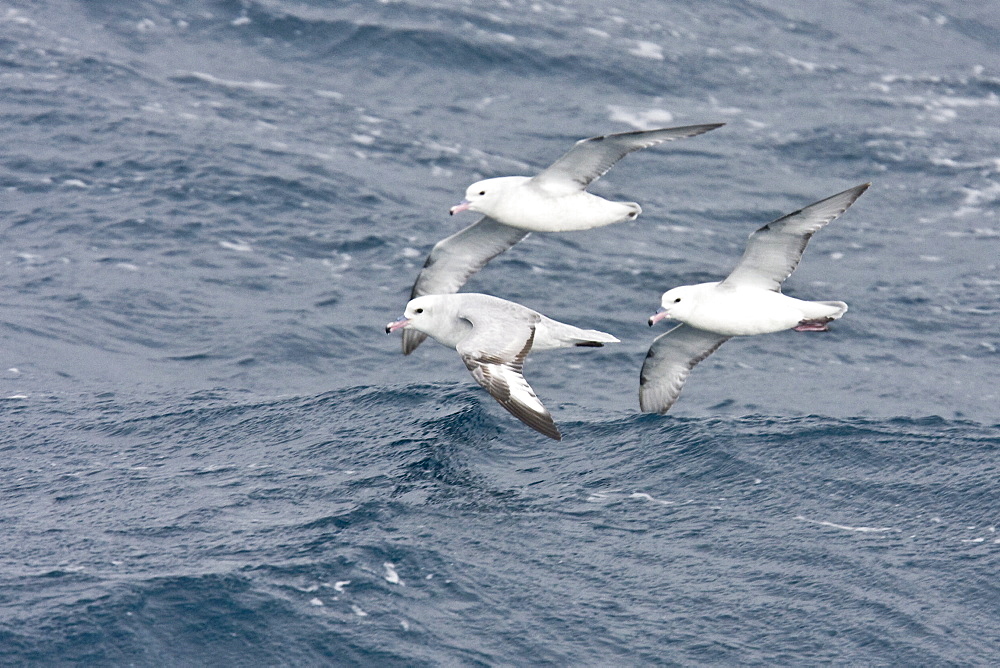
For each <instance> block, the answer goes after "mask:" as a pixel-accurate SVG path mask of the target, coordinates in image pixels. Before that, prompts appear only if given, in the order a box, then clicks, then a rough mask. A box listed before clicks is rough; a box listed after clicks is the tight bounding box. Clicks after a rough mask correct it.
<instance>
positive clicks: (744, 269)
mask: <svg viewBox="0 0 1000 668" xmlns="http://www.w3.org/2000/svg"><path fill="white" fill-rule="evenodd" d="M870 185H871V184H870V183H863V184H861V185H860V186H855V187H854V188H851V189H849V190H845V191H844V192H842V193H837V194H836V195H834V196H833V197H827V198H826V199H824V200H820V201H819V202H816V203H815V204H810V205H809V206H807V207H805V208H804V209H800V210H798V211H796V212H794V213H790V214H788V215H787V216H782V217H781V218H778V219H777V220H775V221H774V222H771V223H768V224H767V225H765V226H764V227H762V228H760V229H759V230H757V231H756V232H754V233H753V234H751V235H750V240H749V241H748V242H747V248H746V251H744V253H743V257H742V258H740V261H739V263H738V264H737V265H736V268H735V269H733V271H732V273H731V274H729V276H728V277H727V278H726V280H725V281H723V284H726V285H740V286H747V287H757V288H764V289H767V290H774V291H780V290H781V284H782V283H783V282H784V280H785V279H786V278H788V277H789V276H791V274H792V272H793V271H795V267H797V266H798V264H799V260H801V259H802V253H803V252H804V251H805V249H806V244H808V243H809V239H810V238H811V237H812V235H813V234H814V233H815V232H816V231H818V230H819V229H821V228H822V227H823V226H825V225H826V224H827V223H829V222H831V221H833V220H835V219H836V218H837V217H838V216H840V214H842V213H844V212H845V211H847V208H848V207H849V206H851V205H852V204H854V201H855V200H856V199H858V197H860V196H861V193H863V192H864V191H865V190H867V189H868V186H870Z"/></svg>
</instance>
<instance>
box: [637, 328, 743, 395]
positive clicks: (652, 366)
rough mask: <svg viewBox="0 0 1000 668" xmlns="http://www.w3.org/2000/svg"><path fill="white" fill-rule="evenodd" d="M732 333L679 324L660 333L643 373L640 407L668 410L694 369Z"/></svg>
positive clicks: (640, 381)
mask: <svg viewBox="0 0 1000 668" xmlns="http://www.w3.org/2000/svg"><path fill="white" fill-rule="evenodd" d="M729 338H730V337H728V336H724V335H722V334H716V333H714V332H706V331H704V330H701V329H695V328H694V327H690V326H688V325H678V326H677V327H674V328H673V329H671V330H670V331H668V332H667V333H666V334H661V335H660V336H658V337H656V339H655V340H654V341H653V344H652V345H651V346H650V347H649V352H648V353H646V360H645V361H644V362H643V364H642V371H641V372H640V373H639V407H640V408H641V409H642V412H644V413H660V414H663V413H666V412H667V411H668V410H670V407H671V406H673V405H674V402H675V401H677V397H678V396H680V393H681V388H683V387H684V381H685V380H687V377H688V374H690V373H691V369H693V368H694V367H695V365H697V364H698V362H701V361H702V360H703V359H705V358H706V357H708V356H709V355H711V354H712V353H714V352H715V351H716V350H718V349H719V346H721V345H722V344H723V343H725V342H726V341H728V340H729Z"/></svg>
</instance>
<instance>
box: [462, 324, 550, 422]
mask: <svg viewBox="0 0 1000 668" xmlns="http://www.w3.org/2000/svg"><path fill="white" fill-rule="evenodd" d="M519 330H520V328H517V327H515V328H514V329H513V331H512V330H511V329H509V328H506V327H505V328H503V329H497V330H494V332H498V333H499V335H498V334H493V335H487V336H482V335H476V334H475V333H473V334H472V335H470V336H469V337H468V338H467V339H466V340H465V341H463V342H462V343H461V344H460V345H459V347H458V352H459V354H460V355H461V356H462V361H463V362H465V366H466V367H468V369H469V372H470V373H471V374H472V377H473V378H475V379H476V382H477V383H479V384H480V385H481V386H482V387H483V388H484V389H485V390H486V391H487V392H489V393H490V395H491V396H492V397H493V398H494V399H496V400H497V402H498V403H499V404H500V405H501V406H503V407H504V408H506V409H507V410H508V411H509V412H510V414H511V415H513V416H514V417H516V418H517V419H518V420H520V421H521V422H523V423H524V424H526V425H528V426H529V427H531V428H532V429H534V430H535V431H537V432H540V433H542V434H544V435H546V436H548V437H549V438H553V439H555V440H557V441H560V440H562V434H560V433H559V429H558V428H557V427H556V425H555V422H553V421H552V415H551V414H550V413H549V411H548V410H546V408H545V406H543V405H542V402H541V401H539V399H538V397H537V396H536V395H535V391H534V390H532V389H531V386H530V385H528V381H526V380H525V379H524V375H523V373H522V369H523V366H524V358H525V357H526V356H527V355H528V351H530V350H531V344H532V343H533V342H534V339H535V328H534V326H530V328H529V329H528V335H527V337H522V336H520V334H522V333H523V332H521V331H519ZM500 337H502V338H503V340H504V342H505V343H504V347H502V348H499V349H495V348H494V346H495V345H496V344H497V342H498V341H499V340H500ZM515 344H517V345H520V349H519V350H517V351H516V352H513V351H514V347H512V346H514V345H515Z"/></svg>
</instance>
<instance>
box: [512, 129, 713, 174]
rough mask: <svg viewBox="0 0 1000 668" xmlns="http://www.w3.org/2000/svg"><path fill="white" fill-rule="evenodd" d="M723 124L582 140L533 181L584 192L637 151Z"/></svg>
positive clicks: (646, 131) (638, 131)
mask: <svg viewBox="0 0 1000 668" xmlns="http://www.w3.org/2000/svg"><path fill="white" fill-rule="evenodd" d="M723 125H725V123H711V124H707V125H688V126H685V127H679V128H664V129H661V130H637V131H635V132H619V133H617V134H610V135H601V136H599V137H590V138H589V139H581V140H580V141H578V142H577V143H576V144H574V145H573V148H571V149H570V150H569V151H568V152H567V153H566V154H564V155H563V156H562V157H561V158H559V159H558V160H556V161H555V162H554V163H552V165H550V166H549V167H547V168H546V169H544V170H542V171H541V172H539V173H538V174H537V175H536V176H535V177H534V178H533V179H532V181H534V182H535V183H536V184H538V185H539V186H541V187H543V188H544V187H546V185H547V184H552V185H556V186H559V185H563V184H565V183H566V182H574V183H577V184H578V185H579V189H580V190H583V189H584V188H586V187H587V186H588V185H590V184H591V183H593V182H594V181H596V180H597V179H599V178H601V177H602V176H604V175H605V174H606V173H607V172H608V170H609V169H611V167H613V166H614V164H615V163H616V162H618V161H619V160H621V159H622V158H624V157H625V156H626V155H628V154H629V153H632V152H633V151H638V150H641V149H644V148H649V147H650V146H655V145H657V144H662V143H663V142H667V141H673V140H674V139H683V138H685V137H694V136H696V135H700V134H703V133H705V132H708V131H709V130H714V129H716V128H719V127H722V126H723Z"/></svg>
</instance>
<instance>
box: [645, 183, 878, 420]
mask: <svg viewBox="0 0 1000 668" xmlns="http://www.w3.org/2000/svg"><path fill="white" fill-rule="evenodd" d="M869 185H870V184H868V183H864V184H862V185H860V186H856V187H854V188H850V189H848V190H845V191H844V192H841V193H838V194H836V195H833V196H832V197H827V198H826V199H823V200H820V201H818V202H815V203H814V204H810V205H809V206H807V207H805V208H803V209H800V210H798V211H795V212H793V213H790V214H788V215H787V216H782V217H781V218H779V219H777V220H775V221H773V222H771V223H768V224H767V225H764V226H763V227H761V228H760V229H758V230H757V231H756V232H754V233H753V234H751V235H750V240H749V241H748V242H747V247H746V250H745V251H744V252H743V257H742V258H740V261H739V262H738V263H737V264H736V267H735V268H734V269H733V271H732V272H730V274H729V276H727V277H726V278H725V280H722V281H717V282H714V283H698V284H696V285H682V286H680V287H676V288H672V289H670V290H667V291H666V292H664V293H663V296H662V297H661V298H660V309H659V310H658V311H657V312H656V313H655V314H654V315H653V316H651V317H650V318H649V324H650V326H652V325H654V324H656V323H657V322H659V321H660V320H664V319H667V318H671V319H673V320H679V321H680V322H681V323H682V324H680V325H678V326H677V327H674V328H673V329H671V330H670V331H668V332H667V333H666V334H661V335H660V336H658V337H656V339H655V340H654V341H653V343H652V345H651V346H650V347H649V351H648V352H647V353H646V360H645V361H644V362H643V365H642V370H641V371H640V372H639V406H640V408H641V409H642V410H643V411H644V412H646V413H666V412H667V411H668V410H670V407H671V406H673V404H674V402H675V401H677V397H678V396H679V395H680V393H681V388H682V387H683V386H684V381H685V380H686V379H687V377H688V375H689V374H690V373H691V370H692V369H693V368H694V367H695V365H697V364H698V363H699V362H701V361H702V360H704V359H705V358H706V357H708V356H709V355H711V354H712V353H714V352H715V351H716V350H718V349H719V346H721V345H722V344H723V343H725V342H726V341H728V340H729V338H730V337H733V336H752V335H756V334H769V333H772V332H780V331H782V330H785V329H793V330H795V331H799V332H825V331H827V330H828V329H829V328H828V326H827V324H828V323H829V322H831V321H833V320H836V319H837V318H840V317H841V316H842V315H844V313H846V312H847V304H845V303H844V302H840V301H804V300H801V299H795V298H794V297H789V296H787V295H783V294H781V284H782V283H783V282H784V281H785V279H786V278H788V277H789V276H790V275H791V273H792V272H793V271H795V267H796V266H798V264H799V261H800V260H801V259H802V253H803V252H804V251H805V249H806V244H808V243H809V239H810V238H811V237H812V235H813V234H814V233H815V232H816V231H818V230H820V229H822V228H823V227H824V226H825V225H827V224H828V223H830V222H831V221H833V220H835V219H836V218H837V217H839V216H840V214H842V213H844V211H846V210H847V208H848V207H850V206H851V204H853V203H854V202H855V200H857V199H858V197H860V196H861V194H862V193H863V192H864V191H865V190H867V189H868V186H869Z"/></svg>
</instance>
